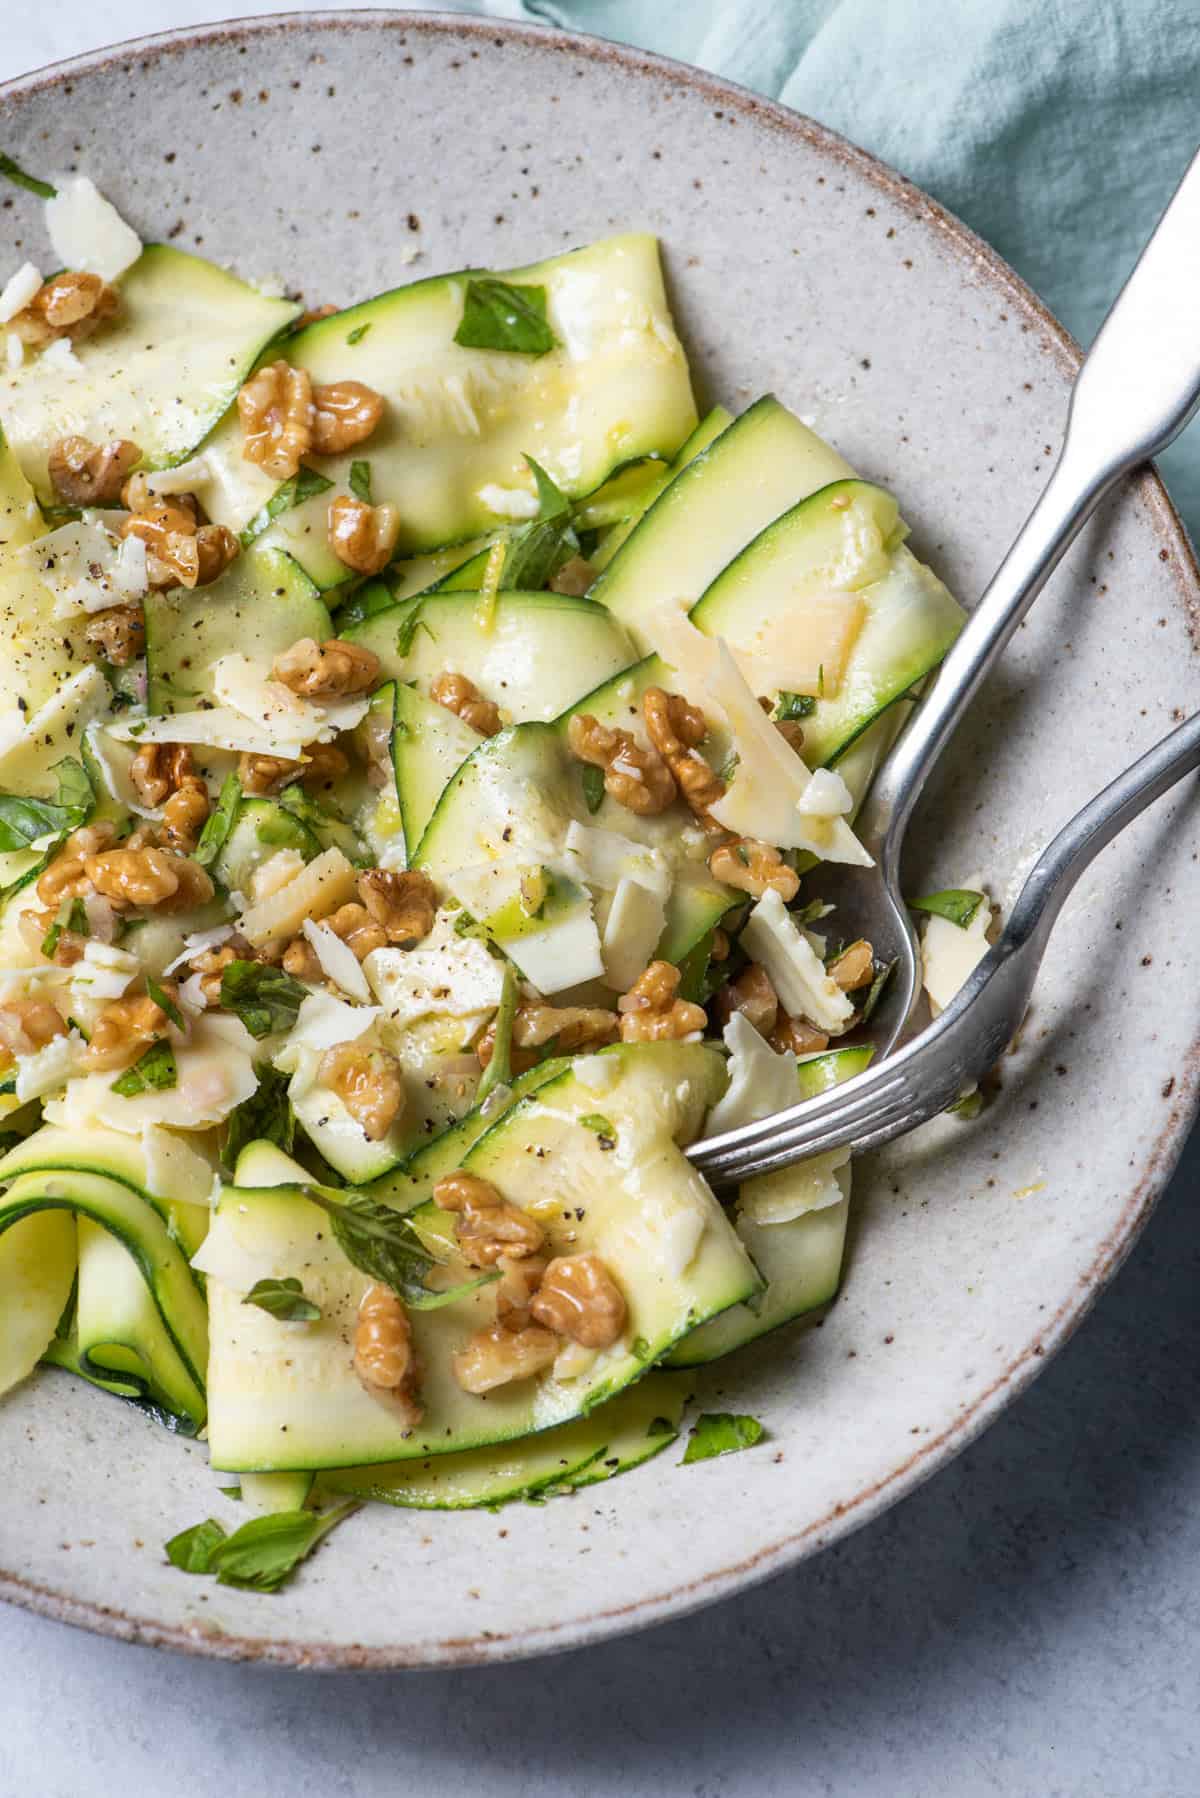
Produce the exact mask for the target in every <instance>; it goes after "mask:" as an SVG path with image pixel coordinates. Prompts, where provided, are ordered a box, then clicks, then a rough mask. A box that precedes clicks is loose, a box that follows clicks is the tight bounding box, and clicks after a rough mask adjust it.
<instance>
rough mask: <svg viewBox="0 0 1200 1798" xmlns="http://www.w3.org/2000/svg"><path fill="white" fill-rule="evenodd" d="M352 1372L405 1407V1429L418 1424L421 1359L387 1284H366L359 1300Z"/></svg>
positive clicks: (405, 1316)
mask: <svg viewBox="0 0 1200 1798" xmlns="http://www.w3.org/2000/svg"><path fill="white" fill-rule="evenodd" d="M354 1371H355V1373H356V1374H357V1375H358V1377H359V1380H360V1381H361V1382H362V1384H363V1385H364V1386H365V1387H366V1389H367V1391H368V1392H371V1393H386V1394H387V1396H388V1398H389V1399H390V1400H391V1401H392V1402H393V1404H402V1405H403V1406H404V1410H405V1417H406V1428H408V1429H413V1428H414V1427H415V1426H416V1425H417V1424H418V1423H420V1421H421V1416H422V1407H421V1403H420V1400H419V1399H418V1397H417V1388H418V1385H419V1382H420V1377H421V1365H420V1360H419V1357H418V1355H417V1351H416V1348H415V1346H414V1344H413V1333H412V1324H411V1323H410V1322H409V1316H408V1312H407V1311H406V1310H405V1309H404V1304H403V1301H402V1300H401V1299H400V1298H399V1297H398V1296H397V1294H396V1293H394V1292H393V1291H392V1289H391V1287H390V1286H382V1285H373V1286H368V1287H367V1290H366V1291H365V1292H364V1293H363V1295H362V1298H361V1299H360V1300H359V1305H358V1318H357V1321H356V1323H355V1326H354Z"/></svg>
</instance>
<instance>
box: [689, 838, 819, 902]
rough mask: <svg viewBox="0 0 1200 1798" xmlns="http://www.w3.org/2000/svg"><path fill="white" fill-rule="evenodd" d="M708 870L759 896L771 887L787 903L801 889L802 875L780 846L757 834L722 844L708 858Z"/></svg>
mask: <svg viewBox="0 0 1200 1798" xmlns="http://www.w3.org/2000/svg"><path fill="white" fill-rule="evenodd" d="M708 871H709V873H710V874H711V875H712V876H713V878H714V879H715V880H719V881H721V882H722V884H723V885H725V886H727V887H736V888H737V890H738V892H739V893H750V894H751V895H752V896H753V897H754V898H755V899H761V898H762V896H763V894H764V893H765V892H766V891H767V889H768V888H771V889H773V890H774V891H775V892H776V893H778V894H779V897H780V898H781V899H782V900H783V902H784V904H785V905H786V904H787V903H788V901H789V900H791V899H794V898H795V897H796V894H797V893H798V892H799V891H800V876H799V875H798V874H797V873H796V871H795V869H794V868H789V867H788V865H787V863H786V862H785V861H784V859H783V857H782V856H781V855H780V853H779V851H778V849H772V848H771V846H770V844H769V843H760V842H758V841H757V840H756V839H755V838H754V837H742V838H741V839H740V840H739V841H738V842H736V843H720V844H718V846H717V848H715V849H714V850H713V852H712V854H711V855H710V856H709V858H708Z"/></svg>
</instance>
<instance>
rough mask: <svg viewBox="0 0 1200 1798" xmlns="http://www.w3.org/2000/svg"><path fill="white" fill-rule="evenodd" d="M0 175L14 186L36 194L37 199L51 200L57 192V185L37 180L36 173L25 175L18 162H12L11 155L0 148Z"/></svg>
mask: <svg viewBox="0 0 1200 1798" xmlns="http://www.w3.org/2000/svg"><path fill="white" fill-rule="evenodd" d="M0 175H3V176H4V178H5V180H6V181H11V182H13V183H14V185H15V186H17V187H23V188H24V189H25V191H26V193H31V194H36V195H37V197H38V199H39V200H52V199H53V198H54V197H55V195H56V194H57V192H58V189H57V187H51V185H50V183H49V182H48V181H39V180H38V178H37V176H36V175H27V174H26V172H25V170H24V169H23V168H22V167H21V165H20V163H19V162H14V161H13V159H12V157H11V156H6V155H5V153H4V151H3V150H0Z"/></svg>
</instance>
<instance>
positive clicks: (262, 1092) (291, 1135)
mask: <svg viewBox="0 0 1200 1798" xmlns="http://www.w3.org/2000/svg"><path fill="white" fill-rule="evenodd" d="M254 1072H255V1073H256V1074H257V1076H258V1086H257V1087H256V1088H255V1090H254V1092H252V1093H251V1095H250V1097H249V1098H248V1099H243V1100H242V1102H241V1104H240V1105H235V1106H234V1108H233V1110H232V1111H231V1112H230V1114H229V1121H228V1123H227V1125H226V1131H225V1147H224V1150H223V1152H222V1157H221V1158H222V1160H223V1161H224V1163H225V1165H226V1167H228V1168H235V1167H236V1166H237V1158H238V1156H239V1155H240V1154H241V1152H242V1150H243V1149H244V1148H245V1147H246V1145H247V1143H252V1142H269V1143H274V1145H275V1147H276V1148H277V1149H282V1150H283V1152H284V1154H285V1155H290V1154H291V1152H292V1148H293V1145H294V1144H295V1141H296V1114H295V1112H294V1111H293V1110H292V1102H291V1100H290V1099H289V1098H288V1077H287V1075H286V1074H281V1073H280V1072H279V1070H278V1068H273V1067H272V1066H271V1064H270V1062H269V1061H260V1062H256V1064H255V1068H254Z"/></svg>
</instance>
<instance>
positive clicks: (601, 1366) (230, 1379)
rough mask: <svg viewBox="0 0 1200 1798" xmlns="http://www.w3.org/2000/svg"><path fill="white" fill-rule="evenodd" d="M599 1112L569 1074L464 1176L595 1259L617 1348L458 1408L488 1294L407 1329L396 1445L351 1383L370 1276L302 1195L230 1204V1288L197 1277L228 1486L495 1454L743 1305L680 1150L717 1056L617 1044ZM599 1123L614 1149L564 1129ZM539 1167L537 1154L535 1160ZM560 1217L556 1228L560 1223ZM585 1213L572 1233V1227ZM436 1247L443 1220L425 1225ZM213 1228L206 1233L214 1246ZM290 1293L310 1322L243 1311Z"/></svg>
mask: <svg viewBox="0 0 1200 1798" xmlns="http://www.w3.org/2000/svg"><path fill="white" fill-rule="evenodd" d="M602 1054H603V1055H605V1056H609V1057H611V1058H612V1062H613V1066H614V1069H615V1072H614V1076H613V1080H612V1084H611V1085H609V1086H608V1088H607V1090H605V1091H604V1092H603V1094H602V1095H598V1094H597V1092H596V1090H595V1088H594V1087H592V1086H588V1085H585V1084H584V1082H583V1081H582V1080H580V1079H579V1078H578V1077H577V1075H576V1073H575V1071H574V1069H568V1070H566V1071H564V1072H563V1073H562V1074H560V1075H559V1076H558V1078H557V1079H556V1080H553V1081H549V1082H547V1084H546V1085H545V1086H544V1087H542V1088H539V1090H538V1091H537V1092H535V1093H532V1094H530V1095H527V1096H526V1097H525V1098H524V1099H522V1100H521V1101H520V1102H519V1103H518V1104H517V1105H515V1106H513V1107H512V1109H511V1110H510V1111H508V1112H505V1113H504V1114H503V1115H502V1116H501V1117H500V1119H499V1120H498V1122H497V1123H496V1124H494V1125H493V1126H492V1128H491V1129H490V1130H489V1131H488V1132H487V1133H486V1134H485V1135H484V1136H482V1137H481V1138H480V1139H479V1141H478V1142H477V1143H476V1144H475V1146H474V1148H473V1149H472V1150H471V1151H470V1153H469V1154H468V1155H467V1157H466V1160H465V1165H466V1166H467V1167H468V1168H469V1169H471V1170H472V1171H474V1172H477V1173H480V1174H483V1175H485V1176H486V1177H488V1178H493V1179H495V1180H497V1182H498V1183H500V1185H501V1187H502V1190H505V1191H507V1192H508V1193H509V1194H510V1195H511V1196H512V1198H513V1199H514V1201H516V1202H519V1203H521V1204H523V1205H524V1206H525V1207H526V1208H527V1209H529V1210H530V1211H531V1212H533V1213H534V1214H535V1215H537V1216H538V1217H539V1218H540V1220H541V1221H542V1223H543V1226H544V1228H545V1230H546V1233H547V1237H548V1246H549V1248H550V1251H551V1252H552V1253H554V1252H557V1253H566V1252H568V1251H575V1252H582V1251H585V1250H587V1249H595V1250H596V1251H597V1252H598V1253H600V1254H602V1255H603V1256H604V1258H605V1259H606V1261H607V1262H608V1264H609V1265H610V1267H611V1268H612V1270H613V1272H614V1274H615V1276H616V1278H617V1279H618V1280H619V1281H620V1283H621V1286H622V1290H623V1291H624V1294H625V1297H626V1300H627V1303H628V1305H629V1310H630V1317H629V1325H628V1331H627V1335H626V1337H624V1338H623V1339H622V1342H621V1343H620V1344H618V1345H616V1346H615V1347H614V1348H613V1349H611V1350H609V1351H607V1352H606V1353H605V1354H603V1355H601V1356H599V1357H598V1358H597V1359H596V1360H595V1361H594V1362H593V1363H592V1365H591V1367H590V1369H588V1370H586V1371H581V1372H579V1373H578V1374H576V1376H575V1377H573V1378H571V1379H565V1378H564V1379H555V1377H554V1375H553V1372H551V1373H549V1374H547V1375H544V1376H542V1377H541V1378H539V1379H537V1380H525V1381H521V1382H519V1383H517V1384H514V1385H511V1386H508V1387H500V1388H497V1389H495V1390H494V1391H492V1392H491V1393H490V1394H489V1395H488V1396H487V1397H486V1398H480V1397H476V1396H473V1395H471V1394H469V1393H466V1392H464V1391H463V1390H462V1389H461V1388H460V1387H459V1386H458V1384H457V1382H456V1381H455V1379H454V1377H453V1372H452V1369H451V1357H452V1356H453V1354H454V1353H455V1351H456V1350H457V1349H458V1348H459V1347H461V1345H462V1343H463V1341H464V1340H465V1339H466V1337H467V1336H468V1335H469V1333H470V1332H471V1331H472V1330H473V1329H476V1328H479V1327H481V1326H486V1325H487V1324H489V1323H490V1322H491V1320H492V1317H493V1315H494V1307H495V1297H494V1294H493V1292H492V1291H491V1288H490V1287H487V1286H485V1287H481V1288H478V1289H477V1290H475V1291H474V1292H473V1293H471V1294H470V1295H468V1296H466V1297H464V1298H461V1299H458V1300H455V1301H454V1302H453V1303H451V1304H448V1305H446V1306H444V1307H443V1308H442V1309H440V1310H435V1311H416V1312H413V1313H412V1314H411V1317H412V1325H413V1331H414V1336H415V1339H416V1345H417V1348H418V1351H419V1353H420V1356H421V1360H422V1363H423V1366H424V1368H425V1370H426V1371H425V1375H424V1383H423V1400H424V1404H425V1415H424V1418H423V1420H422V1421H421V1423H420V1424H418V1425H417V1427H416V1428H415V1429H413V1430H412V1431H411V1433H410V1434H409V1435H407V1436H406V1435H405V1434H404V1433H403V1429H402V1425H403V1421H404V1420H403V1419H402V1418H397V1417H396V1415H395V1414H394V1413H393V1412H392V1411H391V1410H390V1409H389V1408H388V1406H387V1404H386V1402H382V1401H380V1400H378V1399H373V1398H371V1397H370V1396H369V1395H368V1394H367V1393H366V1392H365V1391H364V1390H363V1388H362V1387H361V1385H360V1384H359V1383H358V1380H357V1379H356V1377H355V1375H354V1372H353V1368H352V1366H351V1343H352V1337H353V1331H354V1322H355V1314H356V1310H357V1305H358V1301H359V1298H360V1296H361V1294H362V1292H363V1290H364V1289H365V1287H366V1285H367V1284H368V1279H367V1276H366V1275H364V1274H361V1273H360V1272H359V1271H358V1270H357V1269H355V1268H353V1267H351V1266H350V1264H349V1263H348V1262H347V1261H346V1260H345V1257H344V1256H343V1255H342V1254H341V1251H340V1250H339V1249H338V1248H337V1246H336V1243H335V1242H334V1240H333V1237H332V1232H331V1231H330V1229H329V1222H328V1218H327V1217H326V1214H325V1213H324V1211H322V1210H319V1209H318V1208H317V1207H316V1206H314V1205H312V1204H311V1203H310V1202H309V1201H308V1200H307V1199H306V1198H305V1197H304V1193H303V1189H302V1188H301V1187H299V1186H294V1187H285V1186H273V1187H260V1188H257V1189H251V1188H245V1187H236V1188H230V1189H229V1191H228V1192H227V1194H226V1196H225V1197H224V1198H223V1200H222V1202H221V1206H220V1210H219V1213H218V1223H219V1226H220V1227H221V1228H222V1229H223V1230H224V1231H226V1232H227V1236H226V1237H225V1238H224V1239H223V1246H224V1248H225V1251H226V1253H227V1260H226V1262H225V1263H224V1266H225V1268H226V1270H227V1272H228V1271H232V1270H233V1268H234V1267H236V1268H237V1269H238V1270H239V1274H238V1281H237V1282H236V1283H235V1286H233V1287H231V1286H228V1285H226V1284H224V1283H223V1282H222V1281H220V1280H218V1279H216V1278H213V1277H210V1279H209V1300H210V1306H211V1314H212V1336H213V1345H212V1355H211V1360H210V1366H209V1397H210V1419H209V1434H210V1444H211V1449H212V1458H213V1464H214V1465H215V1466H217V1467H220V1468H222V1469H227V1470H229V1471H245V1470H251V1471H255V1470H260V1471H268V1470H283V1469H289V1468H290V1469H301V1468H307V1467H315V1468H318V1469H322V1468H328V1467H349V1466H368V1465H374V1464H377V1463H379V1462H390V1461H398V1460H404V1461H408V1460H418V1461H419V1460H423V1459H425V1458H426V1457H428V1456H430V1455H435V1454H442V1453H450V1452H453V1451H457V1450H460V1449H467V1448H475V1447H481V1446H483V1445H484V1444H486V1443H495V1442H506V1441H510V1440H512V1439H513V1438H516V1437H519V1436H526V1435H529V1434H531V1433H534V1432H536V1431H540V1430H543V1429H548V1428H551V1427H552V1426H554V1425H556V1424H561V1423H567V1422H569V1421H571V1420H572V1419H573V1418H576V1417H579V1416H582V1415H584V1414H586V1413H587V1412H589V1411H591V1410H592V1409H593V1408H594V1407H595V1406H596V1405H597V1404H599V1403H600V1402H601V1400H602V1399H607V1398H610V1397H612V1396H614V1395H615V1394H616V1393H617V1392H618V1391H620V1390H622V1389H623V1388H624V1387H625V1386H627V1385H629V1384H630V1383H631V1382H632V1381H633V1380H635V1379H637V1378H638V1377H639V1375H640V1374H641V1373H642V1372H643V1371H644V1369H645V1368H646V1366H647V1365H648V1364H649V1363H650V1362H652V1361H653V1360H655V1359H657V1358H658V1357H659V1356H660V1355H662V1354H664V1353H665V1352H666V1351H667V1349H668V1348H669V1347H670V1346H671V1345H672V1344H673V1343H674V1341H676V1340H677V1339H678V1338H679V1337H680V1336H681V1335H683V1334H684V1333H686V1332H687V1331H688V1330H689V1329H692V1328H695V1327H697V1326H698V1325H699V1324H700V1323H702V1322H704V1321H705V1320H706V1319H707V1318H708V1317H710V1316H713V1315H715V1314H717V1313H718V1312H719V1311H721V1310H724V1309H726V1308H727V1307H728V1306H730V1305H732V1304H736V1303H738V1302H739V1301H740V1300H742V1299H744V1298H746V1297H748V1296H749V1295H750V1294H751V1293H752V1292H753V1291H754V1290H755V1289H756V1287H757V1276H756V1274H755V1272H754V1269H753V1267H752V1266H751V1263H750V1261H749V1259H748V1258H747V1256H746V1255H745V1252H744V1250H743V1248H742V1246H741V1244H740V1243H739V1242H738V1240H737V1237H736V1235H735V1234H734V1232H733V1230H732V1229H731V1227H730V1225H729V1224H728V1222H727V1220H726V1218H725V1216H724V1213H723V1212H722V1211H721V1208H720V1207H719V1206H718V1205H717V1203H716V1201H715V1200H714V1199H713V1197H712V1195H711V1193H710V1192H709V1191H708V1188H707V1187H706V1186H705V1185H704V1183H703V1181H701V1180H700V1179H699V1178H698V1177H697V1176H696V1175H695V1174H694V1172H693V1171H692V1169H691V1168H690V1166H689V1164H688V1163H687V1161H686V1158H685V1157H684V1156H683V1154H682V1152H681V1151H680V1150H679V1149H678V1148H677V1147H676V1146H675V1143H676V1138H677V1137H679V1138H683V1137H685V1136H687V1135H689V1134H690V1133H691V1132H693V1131H694V1130H695V1129H696V1128H697V1127H698V1125H699V1121H700V1118H701V1117H702V1116H703V1113H704V1111H705V1110H706V1109H707V1106H708V1104H709V1103H710V1102H711V1100H712V1098H713V1097H714V1096H715V1094H716V1093H717V1092H718V1091H719V1090H720V1086H721V1084H722V1082H723V1079H724V1071H723V1068H722V1066H721V1062H720V1058H719V1056H717V1055H715V1054H714V1052H713V1051H711V1050H707V1049H705V1048H703V1047H702V1046H701V1045H698V1044H672V1045H666V1044H655V1045H621V1046H619V1047H617V1048H616V1049H614V1050H606V1051H603V1052H602ZM598 1105H603V1107H604V1111H605V1114H606V1116H607V1117H608V1118H609V1119H610V1120H611V1122H612V1124H613V1126H614V1130H615V1133H616V1147H615V1149H613V1150H611V1151H608V1152H606V1151H605V1150H603V1149H602V1148H600V1147H599V1142H600V1140H601V1139H600V1138H598V1137H597V1135H596V1133H595V1131H594V1130H590V1129H588V1128H587V1127H586V1126H585V1125H583V1124H582V1123H580V1122H579V1119H580V1118H581V1117H583V1116H585V1115H587V1114H589V1113H593V1112H595V1111H596V1109H597V1107H598ZM535 1151H543V1152H542V1153H537V1152H535ZM564 1211H566V1212H567V1216H566V1217H565V1218H564V1216H563V1212H564ZM580 1213H582V1215H579V1214H580ZM420 1215H421V1219H422V1227H423V1230H424V1231H426V1232H428V1233H429V1234H430V1235H431V1236H436V1235H437V1233H438V1232H439V1231H440V1232H441V1233H442V1238H443V1240H444V1238H445V1232H446V1230H447V1228H448V1216H449V1214H447V1213H445V1212H441V1211H437V1209H436V1207H432V1206H431V1207H428V1208H426V1210H424V1211H423V1212H422V1213H421V1214H420ZM217 1227H218V1226H214V1231H215V1230H216V1229H217ZM259 1267H261V1268H263V1269H264V1270H267V1269H269V1270H270V1271H271V1272H273V1273H274V1275H275V1276H276V1277H286V1276H288V1275H295V1276H296V1277H297V1278H300V1279H301V1280H302V1283H303V1286H304V1290H305V1292H306V1293H307V1294H308V1296H309V1297H310V1298H311V1299H312V1300H313V1301H314V1302H315V1303H316V1304H318V1305H319V1306H320V1309H321V1313H322V1315H321V1319H320V1321H319V1322H316V1323H313V1324H306V1325H287V1324H282V1323H279V1322H278V1321H276V1320H275V1319H274V1318H271V1317H269V1316H268V1315H267V1314H266V1313H264V1312H261V1311H258V1310H257V1309H256V1308H255V1307H253V1306H244V1305H242V1303H241V1290H238V1289H237V1287H239V1286H240V1287H241V1288H242V1289H243V1290H244V1289H245V1287H244V1283H245V1281H246V1280H247V1279H248V1278H249V1276H250V1274H251V1273H252V1272H253V1271H254V1269H256V1268H259Z"/></svg>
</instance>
